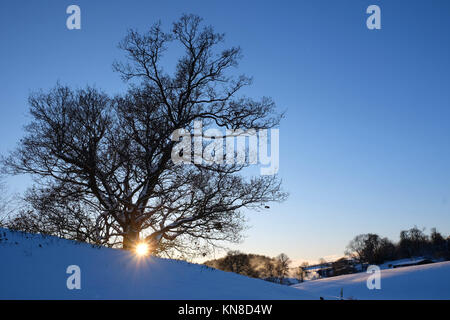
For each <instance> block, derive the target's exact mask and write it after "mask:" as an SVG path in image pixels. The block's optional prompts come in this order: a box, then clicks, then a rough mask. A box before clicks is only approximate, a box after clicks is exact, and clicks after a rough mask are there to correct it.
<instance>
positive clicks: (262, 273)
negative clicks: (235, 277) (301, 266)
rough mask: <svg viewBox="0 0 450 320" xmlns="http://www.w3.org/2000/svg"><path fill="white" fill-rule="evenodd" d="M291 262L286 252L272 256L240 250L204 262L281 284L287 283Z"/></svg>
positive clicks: (213, 266) (210, 265)
mask: <svg viewBox="0 0 450 320" xmlns="http://www.w3.org/2000/svg"><path fill="white" fill-rule="evenodd" d="M290 263H291V261H290V259H289V257H288V256H287V255H286V254H284V253H282V254H280V255H278V256H277V257H275V258H270V257H267V256H263V255H257V254H246V253H242V252H239V251H229V252H228V253H227V255H226V256H225V257H223V258H220V259H214V260H209V261H206V262H204V264H205V265H207V266H209V267H212V268H216V269H219V270H223V271H227V272H235V273H239V274H242V275H244V276H248V277H251V278H259V279H264V280H267V281H271V282H276V283H281V284H283V283H285V282H286V278H287V277H288V276H289V264H290Z"/></svg>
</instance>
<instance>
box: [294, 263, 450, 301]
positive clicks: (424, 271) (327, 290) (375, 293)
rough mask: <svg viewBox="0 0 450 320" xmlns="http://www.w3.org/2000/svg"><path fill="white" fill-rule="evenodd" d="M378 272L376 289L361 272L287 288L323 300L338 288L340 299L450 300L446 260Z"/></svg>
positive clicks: (336, 294) (449, 268)
mask: <svg viewBox="0 0 450 320" xmlns="http://www.w3.org/2000/svg"><path fill="white" fill-rule="evenodd" d="M380 275H381V288H380V290H377V289H373V290H369V289H368V288H367V285H366V283H367V280H368V278H369V277H370V276H371V274H368V273H365V272H361V273H355V274H350V275H344V276H338V277H331V278H324V279H320V280H313V281H308V282H303V283H300V284H296V285H293V286H291V287H293V288H296V289H298V290H300V291H302V292H305V293H306V292H308V293H309V294H313V295H315V296H316V298H318V297H323V298H324V299H339V296H340V292H341V289H343V296H344V299H358V300H372V299H386V300H419V299H424V300H428V299H439V300H441V299H442V300H444V299H445V300H448V299H450V262H439V263H432V264H426V265H420V266H410V267H402V268H396V269H384V270H381V274H380Z"/></svg>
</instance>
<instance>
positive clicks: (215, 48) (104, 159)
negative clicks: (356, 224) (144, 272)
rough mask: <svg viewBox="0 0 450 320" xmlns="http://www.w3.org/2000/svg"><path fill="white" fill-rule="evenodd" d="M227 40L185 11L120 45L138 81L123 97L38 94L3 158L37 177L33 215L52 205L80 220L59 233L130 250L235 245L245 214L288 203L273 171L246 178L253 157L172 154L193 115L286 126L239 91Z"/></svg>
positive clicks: (124, 66) (269, 105)
mask: <svg viewBox="0 0 450 320" xmlns="http://www.w3.org/2000/svg"><path fill="white" fill-rule="evenodd" d="M223 39H224V35H223V34H218V33H215V32H214V30H213V28H212V27H209V26H206V27H203V26H202V23H201V19H200V18H199V17H197V16H194V15H184V16H182V17H181V19H180V20H179V21H177V22H176V23H174V24H173V28H172V30H171V32H164V31H163V30H162V27H161V24H160V23H157V24H155V25H154V26H153V27H152V28H151V29H150V30H149V31H148V32H146V33H143V34H141V33H138V32H137V31H135V30H130V31H129V32H128V35H127V36H126V37H125V39H124V40H123V41H122V42H121V43H120V45H119V47H120V48H121V49H123V50H124V52H125V53H126V60H125V61H122V62H116V63H114V69H115V70H116V71H117V72H119V73H120V75H121V76H122V78H123V79H124V80H125V81H127V82H130V88H129V90H128V91H127V93H126V94H123V95H120V96H115V97H110V96H108V95H107V94H105V93H103V92H101V91H99V90H97V89H95V88H92V87H87V88H85V89H78V90H72V89H70V88H69V87H67V86H62V85H60V84H58V85H57V86H56V87H55V88H54V89H52V90H50V91H48V92H42V91H41V92H38V93H35V94H32V95H31V96H30V98H29V104H30V106H31V108H30V113H31V115H32V122H31V123H30V124H29V125H28V126H27V127H26V136H25V137H24V138H23V139H22V140H21V142H20V144H19V147H18V148H17V150H16V151H15V152H13V153H12V154H10V156H9V157H7V158H6V159H4V161H3V162H4V164H5V165H6V167H7V168H8V169H9V172H10V173H14V174H22V173H27V174H32V175H33V176H34V177H35V178H36V181H37V183H36V185H35V187H34V191H33V192H31V193H30V197H31V198H30V199H32V201H30V202H29V203H30V204H31V206H32V207H33V208H34V209H33V210H31V211H33V212H34V214H36V212H37V213H39V212H40V213H41V214H47V215H48V212H49V211H48V210H49V209H50V208H51V210H53V211H55V212H54V215H53V217H58V216H61V217H66V218H67V217H72V219H66V222H65V223H62V225H61V226H60V227H59V231H61V228H62V229H63V230H64V232H66V231H67V230H69V231H70V232H71V235H72V236H73V235H74V234H77V233H78V236H80V237H81V239H85V240H86V241H90V242H94V243H100V244H104V245H108V244H111V243H115V241H116V240H112V239H122V240H121V241H122V242H123V247H124V248H126V249H131V248H132V247H133V246H134V245H135V243H136V242H137V241H139V239H140V236H142V235H144V240H145V241H147V242H148V243H150V244H152V245H153V247H154V250H155V251H156V252H158V251H163V250H168V249H175V250H177V249H179V250H182V251H183V250H184V249H186V248H191V249H192V248H194V247H195V246H196V245H198V244H199V243H200V242H202V243H204V244H205V243H208V244H214V243H216V241H222V240H226V241H238V240H239V238H240V233H241V232H240V231H241V229H242V226H243V221H244V219H243V215H242V209H244V208H250V209H259V208H264V207H265V204H266V203H267V202H270V201H282V200H284V199H285V197H286V194H285V193H284V192H282V191H281V188H280V181H279V179H278V178H277V177H276V176H258V177H251V178H248V177H246V176H245V175H243V174H242V173H240V171H241V170H242V169H243V168H245V167H246V165H245V164H240V165H237V164H214V165H204V164H192V165H186V164H185V165H175V164H174V163H173V162H172V160H171V157H172V153H173V150H174V146H175V144H176V142H175V141H172V134H173V132H174V131H175V130H177V129H186V130H189V131H192V126H193V122H194V121H202V122H203V127H204V128H207V127H211V126H215V127H218V128H230V129H236V128H239V129H243V130H248V129H251V128H252V129H264V128H273V127H274V126H276V125H278V123H279V120H280V118H281V115H280V114H276V113H275V104H274V102H273V101H272V100H271V99H270V98H266V97H265V98H262V99H260V100H253V99H250V98H248V97H244V96H240V95H238V92H239V90H240V89H241V88H243V87H244V86H247V85H249V84H250V82H251V81H250V79H249V78H248V77H246V76H243V75H240V76H233V74H232V72H231V71H232V69H233V68H235V67H236V66H237V64H238V61H239V59H240V56H241V50H240V48H238V47H232V48H229V49H222V50H219V49H220V48H221V46H222V45H223ZM177 44H178V45H179V47H181V48H182V49H183V50H182V51H183V52H184V53H183V54H182V55H181V57H180V58H179V59H178V60H177V61H176V68H175V71H174V73H173V74H169V73H167V72H165V70H164V69H163V66H162V60H161V59H162V57H163V55H164V53H165V52H166V50H168V47H169V45H171V46H175V45H177ZM191 156H192V155H191ZM36 207H37V208H38V209H39V210H37V211H36ZM44 212H47V213H44ZM80 217H81V218H80ZM67 224H68V225H67ZM57 229H58V228H57ZM64 232H62V234H64ZM111 241H112V242H111Z"/></svg>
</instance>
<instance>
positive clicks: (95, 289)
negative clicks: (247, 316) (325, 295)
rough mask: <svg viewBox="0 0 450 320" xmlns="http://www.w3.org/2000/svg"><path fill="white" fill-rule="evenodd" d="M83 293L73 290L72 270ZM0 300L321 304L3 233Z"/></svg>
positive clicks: (268, 286) (266, 285)
mask: <svg viewBox="0 0 450 320" xmlns="http://www.w3.org/2000/svg"><path fill="white" fill-rule="evenodd" d="M71 265H76V266H79V268H80V271H81V289H80V290H77V289H73V290H69V289H68V288H67V285H66V283H67V279H68V278H69V277H70V276H71V273H69V274H68V273H66V271H67V268H68V266H71ZM0 299H317V298H316V297H315V296H311V295H309V294H308V293H307V292H304V291H300V290H297V289H294V288H290V287H287V286H282V285H277V284H273V283H270V282H266V281H263V280H257V279H251V278H247V277H244V276H241V275H237V274H234V273H228V272H223V271H218V270H215V269H211V268H208V267H206V266H202V265H196V264H190V263H187V262H184V261H177V260H169V259H160V258H155V257H149V258H137V257H136V256H134V255H133V254H132V253H130V252H126V251H123V250H117V249H109V248H94V247H92V246H90V245H87V244H82V243H76V242H73V241H68V240H63V239H59V238H56V237H44V236H42V235H32V234H26V233H20V232H12V231H10V230H6V229H1V228H0Z"/></svg>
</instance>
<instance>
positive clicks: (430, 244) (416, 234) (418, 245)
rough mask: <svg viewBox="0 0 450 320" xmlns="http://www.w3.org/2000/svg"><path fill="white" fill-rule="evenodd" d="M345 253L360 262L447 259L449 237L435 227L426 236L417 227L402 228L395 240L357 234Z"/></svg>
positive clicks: (449, 255)
mask: <svg viewBox="0 0 450 320" xmlns="http://www.w3.org/2000/svg"><path fill="white" fill-rule="evenodd" d="M346 255H347V256H349V257H350V258H352V259H354V260H355V261H357V262H358V263H361V264H364V263H367V264H381V263H383V262H385V261H389V260H397V259H404V258H412V257H427V258H433V259H442V260H450V237H446V236H444V235H442V234H441V233H440V232H438V231H437V230H436V228H432V229H431V232H430V234H429V235H427V234H425V233H424V231H423V230H420V229H419V228H417V227H413V228H411V229H409V230H403V231H401V232H400V240H399V241H398V243H394V242H393V241H391V240H389V239H388V238H382V237H380V236H379V235H377V234H374V233H367V234H360V235H357V236H356V237H355V238H353V240H352V241H350V243H349V244H348V246H347V249H346Z"/></svg>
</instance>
